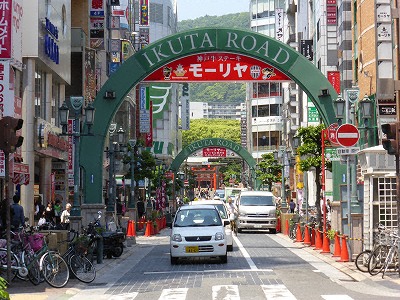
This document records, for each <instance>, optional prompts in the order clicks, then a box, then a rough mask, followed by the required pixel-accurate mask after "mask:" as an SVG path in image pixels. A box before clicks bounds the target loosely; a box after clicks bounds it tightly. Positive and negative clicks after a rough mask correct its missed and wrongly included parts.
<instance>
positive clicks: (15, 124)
mask: <svg viewBox="0 0 400 300" xmlns="http://www.w3.org/2000/svg"><path fill="white" fill-rule="evenodd" d="M23 123H24V120H22V119H16V118H13V117H10V116H6V117H3V119H1V120H0V149H1V150H3V151H4V152H6V153H13V152H15V149H16V148H18V147H21V145H22V143H23V141H24V138H23V137H22V136H17V130H19V129H21V128H22V124H23Z"/></svg>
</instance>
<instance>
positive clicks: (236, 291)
mask: <svg viewBox="0 0 400 300" xmlns="http://www.w3.org/2000/svg"><path fill="white" fill-rule="evenodd" d="M259 287H260V288H261V292H260V294H259V295H258V294H257V291H256V290H252V291H251V294H252V295H251V296H252V298H255V296H256V295H257V299H261V298H264V297H265V298H264V299H266V300H296V299H297V298H296V297H295V296H294V295H293V294H292V293H291V292H290V291H289V289H288V288H287V287H286V286H285V285H283V284H269V285H260V286H259ZM189 291H190V289H189V288H171V289H163V290H162V291H160V295H159V296H158V299H159V300H186V299H188V300H189V299H194V298H193V295H191V296H190V295H189ZM248 293H249V291H247V293H245V294H243V293H241V291H240V288H239V285H214V286H212V287H211V295H212V298H207V299H212V300H240V299H249V296H250V295H249V294H248ZM140 295H142V296H143V295H144V294H140V293H138V292H130V293H125V294H119V295H112V296H111V297H109V298H108V299H110V300H134V299H136V298H137V297H139V296H140ZM153 296H154V295H153ZM146 298H147V297H146ZM321 298H322V299H324V300H353V298H351V297H350V296H348V295H321ZM152 299H157V297H152Z"/></svg>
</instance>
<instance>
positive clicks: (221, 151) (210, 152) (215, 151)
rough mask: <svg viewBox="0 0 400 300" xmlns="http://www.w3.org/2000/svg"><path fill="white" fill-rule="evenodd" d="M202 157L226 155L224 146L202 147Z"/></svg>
mask: <svg viewBox="0 0 400 300" xmlns="http://www.w3.org/2000/svg"><path fill="white" fill-rule="evenodd" d="M203 157H226V148H221V147H207V148H203Z"/></svg>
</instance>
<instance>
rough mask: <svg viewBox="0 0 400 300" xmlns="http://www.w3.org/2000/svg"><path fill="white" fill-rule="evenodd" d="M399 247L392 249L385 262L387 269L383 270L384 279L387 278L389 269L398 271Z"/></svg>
mask: <svg viewBox="0 0 400 300" xmlns="http://www.w3.org/2000/svg"><path fill="white" fill-rule="evenodd" d="M397 253H398V251H397V246H392V247H390V250H389V254H388V257H387V259H386V260H385V267H384V268H383V269H382V279H383V278H384V277H385V273H386V271H387V270H388V269H394V271H396V270H397V267H398V255H397Z"/></svg>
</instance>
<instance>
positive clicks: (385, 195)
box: [373, 177, 397, 228]
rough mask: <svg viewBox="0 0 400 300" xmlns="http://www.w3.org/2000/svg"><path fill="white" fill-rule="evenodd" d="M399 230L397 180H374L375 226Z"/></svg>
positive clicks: (385, 178) (381, 178) (384, 178)
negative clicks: (379, 225)
mask: <svg viewBox="0 0 400 300" xmlns="http://www.w3.org/2000/svg"><path fill="white" fill-rule="evenodd" d="M376 223H381V224H383V225H385V226H386V227H388V228H397V202H396V178H387V177H380V178H374V197H373V224H376Z"/></svg>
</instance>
